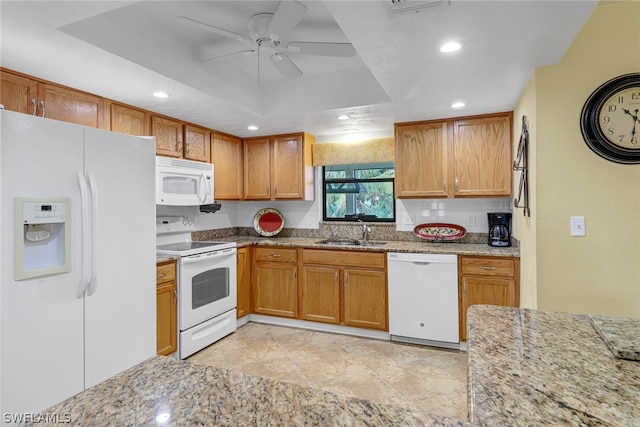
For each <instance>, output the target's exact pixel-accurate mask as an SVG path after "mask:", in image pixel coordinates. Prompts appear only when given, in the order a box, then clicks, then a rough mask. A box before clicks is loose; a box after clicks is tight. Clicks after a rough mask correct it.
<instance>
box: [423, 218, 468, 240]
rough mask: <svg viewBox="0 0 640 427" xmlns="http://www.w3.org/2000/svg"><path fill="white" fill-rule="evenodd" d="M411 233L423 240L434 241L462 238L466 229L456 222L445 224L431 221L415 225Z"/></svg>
mask: <svg viewBox="0 0 640 427" xmlns="http://www.w3.org/2000/svg"><path fill="white" fill-rule="evenodd" d="M413 234H415V235H416V236H418V237H420V238H421V239H425V240H432V241H436V242H442V241H445V240H446V241H449V240H458V239H462V238H463V237H464V236H465V234H467V230H465V228H464V227H461V226H459V225H456V224H445V223H440V222H431V223H428V224H420V225H416V226H415V228H414V229H413Z"/></svg>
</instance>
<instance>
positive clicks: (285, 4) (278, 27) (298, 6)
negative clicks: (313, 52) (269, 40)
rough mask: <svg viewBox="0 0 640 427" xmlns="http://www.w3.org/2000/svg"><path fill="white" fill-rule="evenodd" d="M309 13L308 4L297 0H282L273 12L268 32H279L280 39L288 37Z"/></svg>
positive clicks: (270, 33) (269, 33)
mask: <svg viewBox="0 0 640 427" xmlns="http://www.w3.org/2000/svg"><path fill="white" fill-rule="evenodd" d="M306 14H307V6H305V5H303V4H302V3H298V2H297V1H290V0H282V1H281V2H280V3H279V4H278V7H277V8H276V12H275V13H274V14H273V18H272V19H271V23H269V28H268V30H267V34H268V35H269V36H271V35H272V34H277V35H278V37H277V38H279V39H281V38H286V37H287V36H288V35H289V34H290V33H291V32H292V31H293V29H294V28H295V27H296V26H297V25H298V23H299V22H300V21H301V20H302V18H303V17H304V15H306Z"/></svg>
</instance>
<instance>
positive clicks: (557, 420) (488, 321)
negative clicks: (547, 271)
mask: <svg viewBox="0 0 640 427" xmlns="http://www.w3.org/2000/svg"><path fill="white" fill-rule="evenodd" d="M467 317H468V328H469V334H468V335H469V339H468V341H467V346H468V358H469V371H468V375H469V397H470V401H469V407H470V413H471V418H472V421H475V422H478V423H481V424H483V425H487V426H505V425H527V426H532V425H540V424H545V425H554V426H558V425H571V426H637V425H640V362H637V361H630V360H622V359H618V358H617V357H616V356H614V354H612V352H611V351H610V350H609V348H608V347H607V345H606V344H605V343H604V341H603V340H602V339H601V338H600V336H599V335H598V332H597V331H596V330H595V329H594V327H593V325H592V323H591V321H590V316H589V315H586V314H574V313H555V312H545V311H536V310H529V309H518V308H511V307H495V306H481V305H477V306H472V307H470V308H469V311H468V314H467Z"/></svg>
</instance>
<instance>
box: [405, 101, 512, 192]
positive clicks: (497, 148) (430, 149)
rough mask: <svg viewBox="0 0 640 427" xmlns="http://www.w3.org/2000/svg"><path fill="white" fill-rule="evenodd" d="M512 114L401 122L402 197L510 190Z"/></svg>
mask: <svg viewBox="0 0 640 427" xmlns="http://www.w3.org/2000/svg"><path fill="white" fill-rule="evenodd" d="M511 118H512V113H510V112H507V113H497V114H487V115H482V116H473V117H467V118H459V119H448V120H437V121H427V122H414V123H396V125H395V138H396V142H395V145H396V197H398V198H411V197H439V198H443V197H468V196H474V197H489V196H508V195H510V194H511V174H512V171H511V161H512V146H511Z"/></svg>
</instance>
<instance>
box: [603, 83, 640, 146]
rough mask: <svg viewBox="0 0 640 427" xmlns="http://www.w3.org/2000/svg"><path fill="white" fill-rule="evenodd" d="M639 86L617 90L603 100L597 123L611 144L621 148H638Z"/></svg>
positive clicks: (639, 132)
mask: <svg viewBox="0 0 640 427" xmlns="http://www.w3.org/2000/svg"><path fill="white" fill-rule="evenodd" d="M639 115H640V86H637V87H630V88H627V89H624V90H621V91H618V92H616V93H614V94H613V95H611V96H610V97H609V98H607V99H606V100H605V101H604V104H603V105H602V107H601V108H600V114H599V118H598V124H599V125H600V129H601V131H602V134H603V135H604V136H605V138H607V140H609V141H610V142H611V143H612V144H615V145H617V146H619V147H622V148H628V149H629V148H630V149H634V148H640V147H639V146H638V139H640V118H639Z"/></svg>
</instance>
